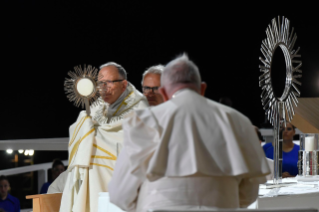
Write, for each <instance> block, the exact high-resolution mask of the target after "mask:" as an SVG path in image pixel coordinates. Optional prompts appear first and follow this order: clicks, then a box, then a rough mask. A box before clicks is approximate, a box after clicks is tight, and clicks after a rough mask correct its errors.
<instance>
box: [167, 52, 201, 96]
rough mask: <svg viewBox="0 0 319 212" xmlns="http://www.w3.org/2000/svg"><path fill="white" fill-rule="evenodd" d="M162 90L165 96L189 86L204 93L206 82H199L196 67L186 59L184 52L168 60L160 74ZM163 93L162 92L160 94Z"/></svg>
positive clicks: (199, 77)
mask: <svg viewBox="0 0 319 212" xmlns="http://www.w3.org/2000/svg"><path fill="white" fill-rule="evenodd" d="M161 85H162V89H161V90H162V91H165V93H166V95H167V98H168V99H170V97H171V95H172V94H173V93H175V92H176V91H178V90H180V89H183V88H189V89H192V90H195V91H196V92H198V93H200V94H202V95H204V92H205V89H206V84H205V83H202V82H201V76H200V73H199V70H198V67H197V66H196V65H195V64H194V63H193V62H192V61H191V60H189V59H188V56H187V55H186V54H183V55H182V56H180V57H177V58H176V59H174V60H172V61H171V62H169V63H168V64H167V65H166V67H165V68H164V71H163V73H162V76H161ZM162 95H163V94H162Z"/></svg>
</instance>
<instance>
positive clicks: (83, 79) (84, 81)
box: [64, 65, 99, 116]
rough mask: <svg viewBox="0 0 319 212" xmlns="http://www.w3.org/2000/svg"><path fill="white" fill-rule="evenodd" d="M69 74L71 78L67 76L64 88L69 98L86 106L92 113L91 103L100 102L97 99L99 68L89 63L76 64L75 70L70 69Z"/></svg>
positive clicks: (79, 104) (78, 104) (88, 113)
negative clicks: (82, 65)
mask: <svg viewBox="0 0 319 212" xmlns="http://www.w3.org/2000/svg"><path fill="white" fill-rule="evenodd" d="M68 75H69V76H70V77H71V78H66V79H65V81H64V90H65V92H66V94H67V98H68V99H69V100H70V101H71V102H74V105H75V106H77V107H79V106H82V108H83V107H84V106H85V108H86V112H87V115H88V116H89V115H90V113H91V112H90V105H91V104H98V101H96V100H97V99H98V98H99V92H98V89H97V83H96V82H97V78H98V69H96V68H94V67H92V66H91V65H88V66H87V67H86V66H85V65H84V68H83V69H82V68H81V66H80V65H79V66H75V67H74V71H69V72H68Z"/></svg>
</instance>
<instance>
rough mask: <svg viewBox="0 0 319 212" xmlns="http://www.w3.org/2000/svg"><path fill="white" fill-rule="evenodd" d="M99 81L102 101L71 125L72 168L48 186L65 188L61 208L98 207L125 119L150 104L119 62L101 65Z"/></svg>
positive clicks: (66, 210)
mask: <svg viewBox="0 0 319 212" xmlns="http://www.w3.org/2000/svg"><path fill="white" fill-rule="evenodd" d="M97 85H98V86H97V89H98V91H99V93H100V95H101V97H100V98H99V99H98V100H97V101H99V102H100V104H98V105H97V106H91V116H87V114H86V111H82V112H81V113H80V115H79V117H78V119H77V121H76V122H75V123H74V124H73V125H72V126H71V127H70V142H69V148H70V149H69V168H68V170H67V171H66V172H65V173H66V174H63V173H62V174H61V175H60V176H59V177H58V178H57V180H55V181H54V182H53V183H52V184H51V186H50V188H49V192H48V193H50V192H51V193H56V192H63V195H62V200H61V206H60V212H70V211H76V212H88V211H91V212H95V211H97V210H98V208H97V206H98V199H99V197H98V194H99V192H107V191H108V183H109V181H110V180H111V178H112V175H113V170H114V167H115V163H116V160H117V156H118V154H119V152H120V151H121V148H122V143H123V128H122V122H123V120H124V118H125V117H126V116H129V114H130V113H131V112H133V110H135V109H143V108H146V107H148V103H147V99H146V98H145V96H144V95H143V94H142V93H140V92H139V91H138V90H137V89H136V88H135V87H134V86H133V85H132V84H131V83H129V82H128V81H127V73H126V71H125V69H124V68H123V67H122V66H121V65H119V64H117V63H114V62H109V63H106V64H104V65H102V66H101V67H100V71H99V75H98V82H97ZM85 145H87V146H85ZM84 146H85V147H84ZM82 163H83V165H82ZM74 164H76V165H74ZM85 164H89V167H88V165H85ZM66 175H67V176H66ZM64 181H66V183H65V186H64V187H63V188H62V189H61V187H62V186H61V185H63V184H64ZM61 190H62V191H61Z"/></svg>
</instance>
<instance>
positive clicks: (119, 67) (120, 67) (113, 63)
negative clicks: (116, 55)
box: [100, 62, 127, 80]
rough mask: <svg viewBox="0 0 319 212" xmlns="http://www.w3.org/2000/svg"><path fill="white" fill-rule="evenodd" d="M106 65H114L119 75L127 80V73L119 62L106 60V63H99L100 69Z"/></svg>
mask: <svg viewBox="0 0 319 212" xmlns="http://www.w3.org/2000/svg"><path fill="white" fill-rule="evenodd" d="M106 66H115V67H116V68H117V70H118V72H119V75H120V76H121V77H123V78H124V79H125V80H127V73H126V71H125V69H124V68H123V66H121V65H120V64H117V63H115V62H108V63H105V64H103V65H101V66H100V69H102V68H104V67H106Z"/></svg>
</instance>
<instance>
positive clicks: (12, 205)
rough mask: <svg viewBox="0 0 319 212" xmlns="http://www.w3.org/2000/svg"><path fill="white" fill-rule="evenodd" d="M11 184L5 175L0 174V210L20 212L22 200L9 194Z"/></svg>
mask: <svg viewBox="0 0 319 212" xmlns="http://www.w3.org/2000/svg"><path fill="white" fill-rule="evenodd" d="M9 190H10V184H9V181H8V179H7V178H6V177H5V176H3V175H2V176H0V211H1V210H3V211H5V212H20V202H19V200H18V199H17V198H15V197H14V196H12V195H11V194H9Z"/></svg>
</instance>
